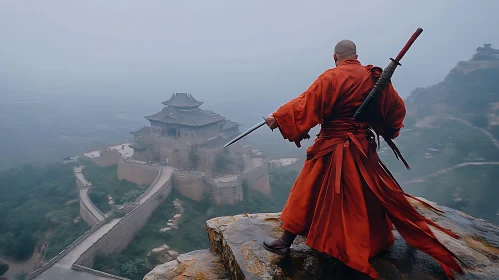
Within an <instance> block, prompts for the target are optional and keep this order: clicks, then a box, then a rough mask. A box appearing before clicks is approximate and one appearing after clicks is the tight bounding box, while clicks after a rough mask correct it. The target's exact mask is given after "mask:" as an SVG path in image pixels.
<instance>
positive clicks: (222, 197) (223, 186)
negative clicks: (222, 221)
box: [206, 175, 243, 204]
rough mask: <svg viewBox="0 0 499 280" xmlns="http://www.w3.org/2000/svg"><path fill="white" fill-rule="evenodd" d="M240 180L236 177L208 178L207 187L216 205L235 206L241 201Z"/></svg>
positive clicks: (241, 188)
mask: <svg viewBox="0 0 499 280" xmlns="http://www.w3.org/2000/svg"><path fill="white" fill-rule="evenodd" d="M242 182H243V181H242V179H241V177H240V176H238V175H227V176H223V177H218V178H209V179H208V180H207V182H206V183H207V186H208V188H209V189H210V191H211V198H212V199H213V200H214V201H215V203H216V204H236V203H237V202H239V201H242V200H243V187H242Z"/></svg>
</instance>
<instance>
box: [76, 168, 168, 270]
mask: <svg viewBox="0 0 499 280" xmlns="http://www.w3.org/2000/svg"><path fill="white" fill-rule="evenodd" d="M159 176H160V174H158V177H159ZM171 190H172V180H171V177H170V179H169V180H168V181H167V182H166V183H165V184H164V185H163V186H162V187H161V188H160V189H159V190H158V191H157V192H156V193H155V194H154V195H152V196H151V197H150V198H149V199H148V200H147V201H145V202H144V203H142V204H140V205H138V206H137V207H136V208H134V209H133V210H132V211H131V212H129V213H128V214H126V215H125V216H124V217H123V218H122V219H121V220H120V221H119V222H118V223H117V224H116V225H115V226H114V227H113V228H112V229H111V230H110V231H109V232H107V233H106V234H105V235H103V236H102V237H101V238H100V239H99V240H98V241H96V242H95V243H94V244H93V245H92V246H91V247H90V248H89V249H88V250H87V251H85V252H84V253H83V254H82V255H81V256H80V257H79V258H78V260H77V261H76V262H75V263H76V264H77V265H82V266H86V267H92V266H93V262H94V259H95V256H96V255H97V254H102V255H110V254H113V253H119V252H121V251H123V250H124V249H125V248H126V247H127V246H128V244H129V243H130V241H131V240H132V239H133V237H134V236H135V234H136V233H137V232H138V231H139V230H140V229H141V228H142V227H143V226H144V224H145V223H146V222H147V220H148V219H149V217H150V216H151V214H152V213H153V212H154V210H156V208H157V207H158V206H159V205H160V204H161V203H162V202H163V201H164V200H165V199H166V198H167V197H168V196H169V195H170V193H171Z"/></svg>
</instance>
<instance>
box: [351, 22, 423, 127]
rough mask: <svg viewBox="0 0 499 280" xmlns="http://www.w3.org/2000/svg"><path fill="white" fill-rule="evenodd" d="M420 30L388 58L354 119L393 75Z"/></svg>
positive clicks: (421, 30) (360, 114) (359, 115)
mask: <svg viewBox="0 0 499 280" xmlns="http://www.w3.org/2000/svg"><path fill="white" fill-rule="evenodd" d="M422 32H423V28H421V27H420V28H418V29H417V30H416V32H414V34H412V36H411V38H410V39H409V41H407V43H406V44H405V46H404V48H402V50H401V51H400V52H399V54H398V55H397V57H396V58H395V59H393V58H390V60H391V61H392V62H390V64H389V65H388V66H387V67H386V68H385V69H384V70H383V72H382V73H381V75H380V76H379V78H378V80H377V81H376V83H375V84H374V87H373V88H372V89H371V90H370V91H369V94H368V95H367V97H366V99H364V101H363V102H362V104H361V105H360V107H359V108H358V109H357V111H355V114H354V115H353V117H354V118H355V119H356V120H359V119H360V118H361V116H362V113H363V112H364V111H365V109H366V108H367V106H368V105H369V103H370V102H371V100H372V99H373V98H374V96H376V95H377V94H378V93H379V92H380V91H382V90H383V89H384V87H385V86H386V85H387V84H388V81H390V79H391V78H392V76H393V72H395V68H397V66H401V65H402V64H400V60H402V58H403V57H404V55H405V53H406V52H407V51H408V50H409V48H410V47H411V46H412V44H413V43H414V41H416V39H417V38H418V37H419V35H421V33H422Z"/></svg>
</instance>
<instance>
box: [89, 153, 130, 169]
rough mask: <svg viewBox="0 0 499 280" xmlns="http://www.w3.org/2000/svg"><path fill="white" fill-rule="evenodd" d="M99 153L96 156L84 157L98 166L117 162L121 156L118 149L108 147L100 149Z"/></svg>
mask: <svg viewBox="0 0 499 280" xmlns="http://www.w3.org/2000/svg"><path fill="white" fill-rule="evenodd" d="M99 154H100V155H99V156H98V157H89V156H86V158H87V159H88V160H90V161H92V162H94V163H95V164H97V165H99V166H100V167H106V166H111V165H115V164H118V162H119V161H120V160H121V158H122V157H121V154H120V153H119V152H118V151H115V150H110V149H104V150H100V151H99Z"/></svg>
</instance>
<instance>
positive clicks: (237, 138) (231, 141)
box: [224, 118, 267, 148]
mask: <svg viewBox="0 0 499 280" xmlns="http://www.w3.org/2000/svg"><path fill="white" fill-rule="evenodd" d="M266 124H267V120H266V119H265V118H263V121H261V122H259V123H257V124H256V125H254V126H252V127H251V128H250V129H248V130H246V131H245V132H243V133H241V134H240V135H239V136H237V137H236V138H234V139H232V140H230V142H229V143H227V144H225V145H224V148H227V147H228V146H230V145H232V144H234V143H235V142H236V141H238V140H239V139H241V138H243V137H244V136H246V135H248V134H250V133H251V132H253V131H255V130H257V129H259V128H260V127H261V126H264V125H266Z"/></svg>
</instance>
